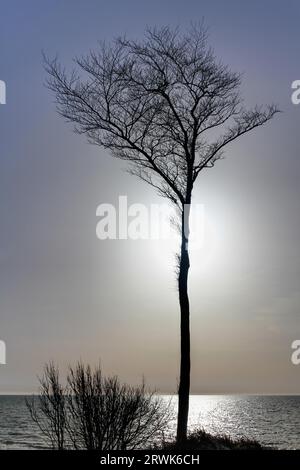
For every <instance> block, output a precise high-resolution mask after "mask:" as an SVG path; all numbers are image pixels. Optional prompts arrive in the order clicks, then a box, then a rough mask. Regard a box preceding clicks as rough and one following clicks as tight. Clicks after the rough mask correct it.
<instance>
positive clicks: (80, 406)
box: [26, 363, 170, 450]
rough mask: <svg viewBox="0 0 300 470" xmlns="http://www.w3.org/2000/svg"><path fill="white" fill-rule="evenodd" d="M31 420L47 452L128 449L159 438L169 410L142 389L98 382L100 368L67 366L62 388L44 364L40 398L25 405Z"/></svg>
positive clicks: (52, 370)
mask: <svg viewBox="0 0 300 470" xmlns="http://www.w3.org/2000/svg"><path fill="white" fill-rule="evenodd" d="M26 403H27V407H28V409H29V411H30V415H31V418H32V419H33V420H34V422H35V423H36V424H37V425H38V426H39V429H40V430H41V432H42V434H43V435H44V437H45V438H46V440H47V442H48V443H49V444H50V445H51V447H52V448H53V449H67V448H71V449H72V448H73V449H88V450H131V449H139V448H147V446H149V445H150V444H151V443H153V442H154V441H155V440H157V439H158V437H160V438H161V437H162V436H163V434H164V431H165V429H166V427H167V424H168V422H169V419H170V408H169V406H168V405H166V404H165V403H164V402H163V401H162V400H161V398H159V397H157V396H155V394H154V393H153V392H149V391H148V390H147V389H146V386H145V383H144V382H143V383H142V384H141V385H140V386H138V387H131V386H129V385H126V384H121V383H120V381H119V379H118V378H117V377H104V376H103V374H102V371H101V368H100V367H97V368H95V370H92V369H91V368H90V366H84V365H83V364H81V363H78V364H77V365H76V367H75V368H72V367H70V368H69V372H68V376H67V384H66V386H65V387H64V386H62V385H61V384H60V379H59V371H58V368H57V367H55V366H54V364H53V363H50V364H49V365H46V367H45V369H44V376H43V378H42V379H40V395H39V396H37V397H32V399H31V400H27V402H26Z"/></svg>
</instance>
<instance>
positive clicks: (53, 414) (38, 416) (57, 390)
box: [26, 362, 67, 450]
mask: <svg viewBox="0 0 300 470" xmlns="http://www.w3.org/2000/svg"><path fill="white" fill-rule="evenodd" d="M39 381H40V395H39V396H38V397H32V398H31V399H26V405H27V408H28V409H29V412H30V415H31V418H32V420H33V421H34V422H35V423H36V424H37V425H38V427H39V429H40V430H41V432H42V434H43V435H44V437H45V438H46V440H47V441H48V442H50V445H51V447H52V448H53V449H59V450H61V449H64V448H65V447H66V427H67V400H66V390H65V388H64V387H63V386H62V385H61V384H60V380H59V370H58V368H57V367H56V366H55V365H54V364H53V362H50V363H49V364H46V366H45V368H44V375H43V377H42V378H40V379H39Z"/></svg>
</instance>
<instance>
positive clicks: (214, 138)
mask: <svg viewBox="0 0 300 470" xmlns="http://www.w3.org/2000/svg"><path fill="white" fill-rule="evenodd" d="M75 63H76V64H77V66H78V69H79V71H80V73H79V72H78V71H73V73H71V74H70V75H69V74H68V73H67V72H66V71H65V69H64V68H63V67H62V66H61V65H60V64H59V62H58V61H57V59H54V60H47V59H46V69H47V71H48V74H49V81H48V85H49V88H50V89H51V90H52V91H53V92H54V93H55V95H56V101H57V106H58V111H59V113H60V114H61V115H62V116H63V117H64V118H66V119H67V120H68V121H71V122H73V123H74V124H75V131H76V132H78V133H80V134H85V135H86V136H87V138H88V140H89V141H90V142H91V143H93V144H97V145H99V146H102V147H104V148H107V149H109V150H110V151H111V152H112V155H113V156H115V157H117V158H120V159H121V160H126V161H128V163H129V171H130V173H132V174H134V175H136V176H138V177H139V178H141V179H142V180H144V181H145V182H147V183H148V184H150V185H151V186H153V187H154V188H155V189H156V190H157V191H158V193H159V194H160V195H162V196H164V197H167V198H168V199H169V200H170V201H171V202H172V203H173V204H175V206H176V207H177V209H178V211H179V220H180V231H181V248H180V252H179V256H178V259H179V266H178V289H179V303H180V312H181V365H180V382H179V391H178V395H179V400H178V426H177V439H178V442H181V441H184V440H185V439H186V435H187V422H188V408H189V390H190V308H189V297H188V273H189V267H190V260H189V250H188V241H189V215H190V204H191V199H192V191H193V187H194V184H195V182H196V179H197V177H198V175H199V173H200V172H201V171H203V170H205V169H207V168H211V167H213V166H214V164H215V163H216V161H217V160H219V159H220V158H221V157H222V154H223V151H224V150H225V147H226V146H228V145H229V144H230V143H231V142H233V141H234V140H236V139H237V138H238V137H240V136H242V135H243V134H245V133H247V132H249V131H251V130H252V129H254V128H256V127H258V126H261V125H263V124H265V123H266V122H267V121H269V120H270V119H271V118H272V117H273V116H274V114H275V113H276V112H277V109H276V107H275V106H273V105H272V106H267V107H266V108H262V107H255V108H254V109H252V110H246V109H244V107H243V106H242V100H241V96H240V89H239V88H240V83H241V78H240V75H239V74H237V73H233V72H231V71H230V70H229V68H228V67H227V66H225V65H223V64H222V63H220V62H219V61H217V60H216V58H215V55H214V53H213V51H212V50H211V49H210V48H209V47H208V45H207V35H206V31H205V30H204V28H203V27H202V26H197V27H192V28H191V29H190V31H188V32H187V33H186V34H181V33H180V32H179V31H178V30H177V29H176V30H172V29H170V28H169V27H163V28H161V29H157V28H153V29H148V30H147V32H146V35H145V38H144V40H142V41H132V40H128V39H126V38H119V39H117V40H116V41H115V42H113V43H112V44H110V45H105V44H102V45H100V47H99V50H97V51H95V52H93V51H92V52H90V53H89V54H88V55H87V56H86V57H83V58H76V59H75ZM78 73H79V74H78Z"/></svg>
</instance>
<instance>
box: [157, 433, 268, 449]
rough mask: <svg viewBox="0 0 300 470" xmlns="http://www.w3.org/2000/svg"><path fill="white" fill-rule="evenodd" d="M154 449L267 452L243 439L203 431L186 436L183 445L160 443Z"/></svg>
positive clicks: (258, 444) (250, 441)
mask: <svg viewBox="0 0 300 470" xmlns="http://www.w3.org/2000/svg"><path fill="white" fill-rule="evenodd" d="M154 448H156V449H160V450H165V451H173V452H176V451H197V450H267V449H269V448H266V447H263V446H262V445H261V444H260V443H259V442H257V441H255V440H253V439H247V438H245V437H243V438H240V439H232V438H231V437H229V436H225V435H216V436H213V435H211V434H209V433H207V432H206V431H204V430H203V429H197V430H195V431H193V432H191V433H190V434H189V435H188V438H187V440H186V442H185V443H184V444H183V445H178V444H177V442H176V441H170V442H167V441H164V440H163V441H162V443H161V444H160V445H158V446H157V445H155V446H154Z"/></svg>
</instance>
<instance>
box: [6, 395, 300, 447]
mask: <svg viewBox="0 0 300 470" xmlns="http://www.w3.org/2000/svg"><path fill="white" fill-rule="evenodd" d="M165 399H166V400H169V399H170V400H171V406H173V407H174V410H175V409H176V404H177V403H176V400H177V399H176V397H166V396H164V400H165ZM174 427H175V422H173V423H172V422H171V423H170V432H171V433H172V432H173V430H174ZM189 428H190V430H192V429H195V428H202V429H204V430H205V431H207V432H210V433H211V434H226V435H229V436H231V437H232V438H241V437H246V438H252V439H256V440H258V441H259V442H261V443H262V444H264V445H266V446H271V447H276V448H278V449H300V396H254V395H251V396H245V395H241V396H231V395H191V397H190V418H189ZM45 448H46V443H45V441H44V439H43V436H42V435H41V433H40V431H39V429H38V428H37V426H36V425H35V424H34V423H33V422H32V420H31V418H30V415H29V412H28V410H27V407H26V403H25V396H21V395H14V396H13V395H5V396H4V395H1V396H0V449H45Z"/></svg>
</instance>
